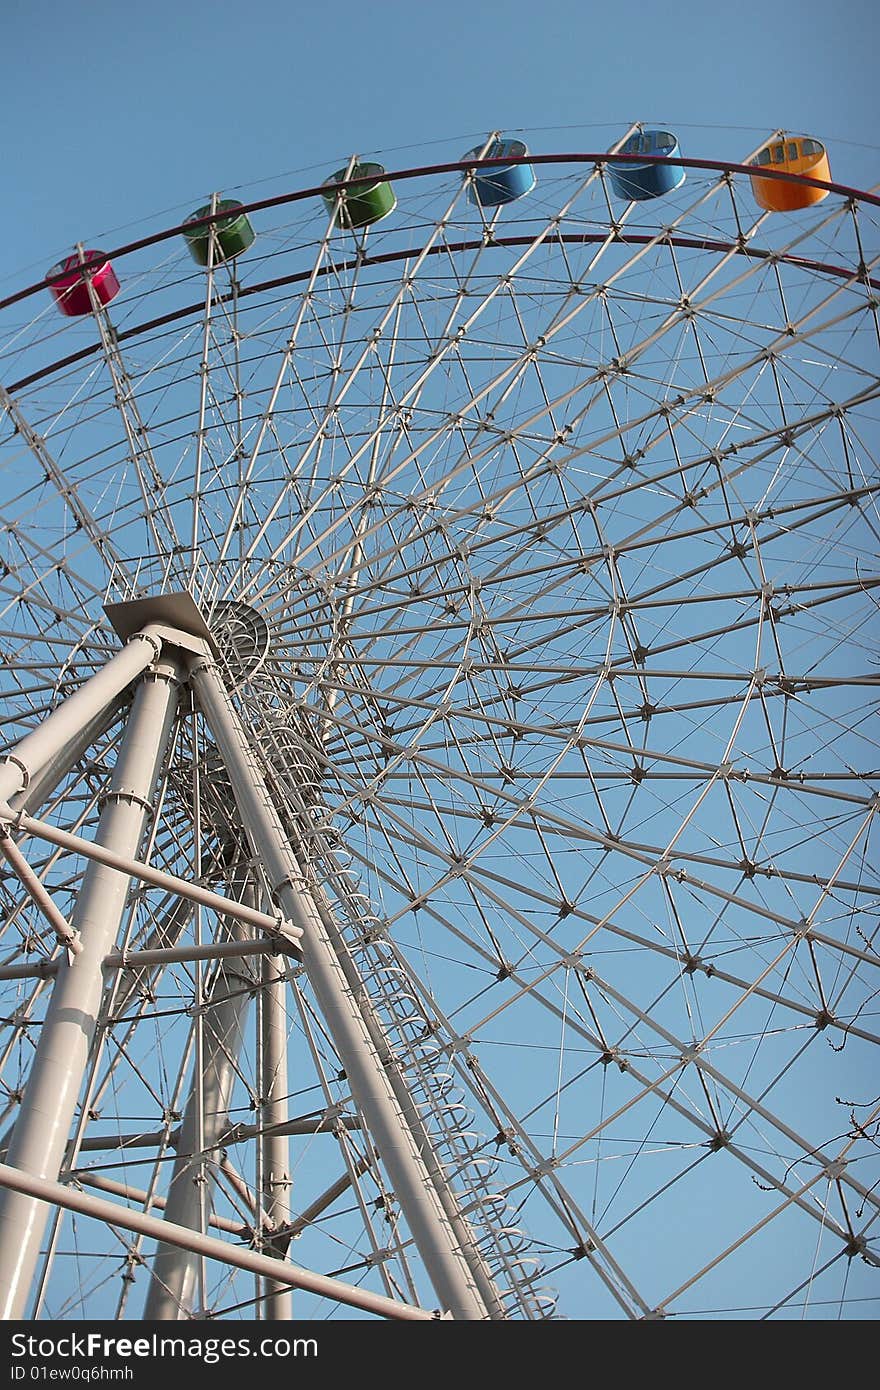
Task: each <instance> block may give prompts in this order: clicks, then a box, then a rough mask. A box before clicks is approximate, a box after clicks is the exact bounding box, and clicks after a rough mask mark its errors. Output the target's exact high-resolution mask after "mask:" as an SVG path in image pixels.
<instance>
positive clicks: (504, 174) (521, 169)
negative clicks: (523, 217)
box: [461, 140, 537, 208]
mask: <svg viewBox="0 0 880 1390" xmlns="http://www.w3.org/2000/svg"><path fill="white" fill-rule="evenodd" d="M527 154H528V149H527V148H526V146H525V145H524V144H523V142H522V140H493V141H492V142H491V144H490V145H489V146H488V147H487V148H486V149H484V148H483V146H482V145H477V146H476V147H475V148H474V149H472V150H468V152H467V154H463V155H462V157H461V158H462V162H464V161H465V160H467V159H522V158H523V157H524V156H525V155H527ZM536 182H537V180H536V178H535V171H534V169H533V168H532V166H531V164H495V165H493V166H492V168H491V169H481V170H479V172H478V173H476V174H475V175H474V179H473V182H472V183H471V184H470V185H469V186H468V199H469V200H470V202H472V203H477V204H478V205H479V206H480V207H484V208H495V207H499V206H500V205H501V204H502V203H512V202H514V201H515V200H516V199H517V198H521V197H522V196H523V194H524V193H530V192H531V190H532V189H533V188H534V186H535V183H536Z"/></svg>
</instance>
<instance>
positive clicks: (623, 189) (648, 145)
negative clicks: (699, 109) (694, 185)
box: [608, 130, 685, 200]
mask: <svg viewBox="0 0 880 1390" xmlns="http://www.w3.org/2000/svg"><path fill="white" fill-rule="evenodd" d="M618 153H619V154H647V155H652V156H654V158H655V159H656V157H657V156H658V155H659V156H660V157H661V160H662V162H658V163H654V164H639V163H638V162H637V161H636V160H633V161H632V162H628V163H626V164H619V163H618V164H615V162H614V160H613V159H610V160H609V161H608V174H609V177H610V179H611V187H612V188H613V189H614V192H615V193H616V195H617V197H618V198H626V199H627V200H629V199H637V200H642V199H645V198H660V197H662V195H663V194H664V193H671V192H672V190H673V188H678V187H679V185H680V184H683V183H684V177H685V174H684V169H683V168H682V166H681V165H680V164H676V163H675V156H676V155H677V154H680V153H681V151H680V150H679V148H678V140H677V139H676V137H675V136H674V135H673V134H672V133H671V131H668V130H638V131H636V133H635V135H631V136H630V137H629V139H628V140H627V141H625V142H624V144H623V145H621V147H620V150H619V151H618Z"/></svg>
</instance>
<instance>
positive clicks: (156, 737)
mask: <svg viewBox="0 0 880 1390" xmlns="http://www.w3.org/2000/svg"><path fill="white" fill-rule="evenodd" d="M133 646H134V649H135V653H137V655H138V657H139V658H140V656H141V655H146V656H147V659H149V656H150V651H149V646H148V644H147V643H143V644H141V643H134V644H133ZM125 651H126V652H127V653H128V654H129V659H131V656H132V651H131V645H130V646H129V647H127V648H125ZM120 655H123V654H122V653H120ZM144 664H145V663H144ZM112 665H113V663H112V662H111V666H112ZM105 669H109V668H105ZM176 677H177V668H176V666H174V665H173V664H172V663H170V662H162V663H161V664H159V665H158V666H157V667H156V668H155V670H154V671H153V672H151V673H150V674H148V675H147V676H145V677H144V679H143V680H142V681H141V683H140V684H139V686H138V687H137V691H136V693H135V697H134V703H133V705H132V708H131V713H130V715H129V718H128V723H127V725H126V730H125V735H124V738H123V742H122V747H121V749H120V752H119V758H118V760H117V763H116V767H115V769H114V772H113V776H112V778H111V779H110V786H109V789H108V792H107V795H106V798H105V801H104V806H103V810H102V812H101V818H100V822H99V825H98V839H99V840H100V841H101V842H102V843H103V844H105V845H107V846H108V847H110V848H112V849H113V850H116V851H117V852H119V853H121V854H124V855H128V856H133V855H135V854H136V853H137V850H138V848H139V846H140V843H141V840H142V838H143V834H144V829H145V826H146V823H147V818H148V815H149V802H150V797H151V795H152V793H153V789H154V786H155V783H156V779H157V776H158V774H159V770H160V768H161V765H162V760H163V757H164V753H165V749H166V746H167V743H168V737H169V733H170V730H171V724H172V720H173V718H174V714H175V709H176V704H177V679H176ZM130 679H131V675H127V676H126V681H128V680H130ZM80 693H81V692H80ZM76 699H77V696H73V697H72V699H71V701H70V702H68V703H69V704H72V703H73V701H74V700H76ZM48 722H49V721H47V723H48ZM38 732H39V731H38ZM66 737H67V735H66V734H65V737H64V738H63V739H62V741H61V745H59V746H63V743H64V742H66ZM24 743H27V740H25V741H24ZM24 743H23V744H21V745H19V748H22V747H23V746H24ZM44 747H45V745H43V747H41V749H40V752H41V753H42V752H43V749H44ZM130 883H131V880H130V878H129V877H128V876H127V875H126V874H122V873H119V872H118V871H117V870H114V869H110V868H107V867H106V866H104V865H102V864H97V863H95V862H94V861H92V862H90V863H89V865H88V868H87V869H86V871H85V874H84V876H83V880H82V884H81V886H80V890H79V894H78V896H77V900H76V905H75V909H74V912H73V914H72V924H73V926H74V927H75V929H76V930H78V931H79V932H80V935H81V937H82V944H83V949H82V952H81V953H80V954H79V955H77V956H74V957H73V958H72V959H71V960H67V959H65V958H63V957H62V959H61V961H60V964H59V968H58V975H57V979H56V983H55V986H54V989H53V992H52V998H51V1001H50V1003H49V1007H48V1010H47V1013H46V1018H45V1021H44V1023H43V1027H42V1029H41V1032H40V1040H39V1043H38V1045H37V1050H36V1056H35V1058H34V1062H33V1065H32V1067H31V1073H30V1078H29V1080H28V1084H27V1089H26V1091H25V1095H24V1099H23V1101H22V1105H21V1110H20V1112H19V1116H18V1119H17V1121H16V1124H15V1131H14V1134H13V1137H12V1142H11V1144H10V1147H9V1154H8V1159H7V1161H8V1163H9V1165H10V1166H11V1167H14V1168H18V1169H21V1170H22V1171H23V1172H26V1173H29V1174H32V1175H34V1176H36V1177H38V1178H49V1179H57V1177H58V1174H59V1171H60V1168H61V1163H62V1160H63V1157H64V1151H65V1148H66V1145H67V1141H68V1138H69V1136H70V1132H71V1127H72V1124H73V1120H74V1116H75V1114H76V1107H77V1101H78V1098H79V1093H80V1088H81V1085H82V1080H83V1075H84V1073H85V1068H86V1064H87V1061H88V1055H89V1050H90V1048H91V1044H92V1040H93V1038H94V1035H95V1029H96V1024H97V1018H98V1011H99V1009H100V1006H101V1000H102V996H103V993H104V975H103V970H102V963H103V960H104V957H105V956H106V954H107V952H108V951H109V950H111V949H112V947H113V946H114V944H115V942H116V938H117V934H118V931H119V927H120V924H121V922H122V920H123V916H124V912H125V904H126V900H127V897H128V892H129V887H130ZM48 1216H49V1208H48V1207H46V1206H45V1205H44V1204H43V1203H41V1202H38V1201H37V1200H36V1199H35V1198H33V1197H30V1196H26V1195H24V1194H23V1193H17V1192H12V1191H5V1192H4V1193H3V1194H2V1198H0V1319H2V1320H4V1321H9V1320H15V1319H21V1318H23V1317H24V1316H25V1308H26V1305H27V1301H28V1295H29V1292H30V1288H31V1283H32V1280H33V1276H34V1271H35V1269H36V1265H37V1260H38V1257H39V1251H40V1243H41V1240H42V1236H43V1231H44V1229H45V1226H46V1221H47V1219H48Z"/></svg>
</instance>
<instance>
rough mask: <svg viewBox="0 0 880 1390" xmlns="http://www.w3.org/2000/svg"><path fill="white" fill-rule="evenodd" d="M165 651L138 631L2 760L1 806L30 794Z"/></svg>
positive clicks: (146, 632) (149, 633) (148, 634)
mask: <svg viewBox="0 0 880 1390" xmlns="http://www.w3.org/2000/svg"><path fill="white" fill-rule="evenodd" d="M161 650H162V643H161V641H160V640H159V638H158V637H157V636H156V635H154V633H153V632H152V631H151V629H150V628H149V627H148V628H145V629H144V631H143V632H138V633H136V634H135V636H134V637H132V638H131V640H130V641H129V642H127V643H126V645H125V646H124V647H123V648H122V651H120V652H117V653H116V655H115V656H114V657H111V659H110V660H109V661H108V662H107V665H106V666H103V667H102V668H101V670H100V671H97V672H96V673H95V675H93V676H91V677H90V678H89V679H88V680H87V681H86V682H85V684H84V685H81V686H80V688H79V689H78V690H77V691H76V692H75V693H74V694H73V695H70V696H68V698H67V699H66V700H63V701H62V702H61V704H60V705H58V707H57V708H56V709H54V710H53V711H52V713H51V714H50V715H48V716H47V717H46V718H45V719H44V720H43V722H42V724H40V725H38V727H37V728H36V729H33V730H32V731H31V733H29V734H25V736H24V738H23V739H22V740H21V742H20V743H18V744H16V746H15V748H13V750H12V752H11V753H7V754H6V755H5V757H3V758H2V759H0V802H2V801H9V799H10V797H13V796H15V795H16V793H17V792H21V791H25V790H26V789H27V787H28V784H29V783H30V781H31V779H32V777H34V776H35V775H36V773H38V772H39V771H40V769H41V768H43V767H45V766H46V765H47V764H48V763H49V762H50V761H51V760H52V759H54V758H56V757H58V756H59V755H61V754H63V753H64V751H65V749H66V748H67V746H68V745H69V744H70V743H71V741H72V740H74V739H76V738H77V737H78V736H79V735H80V734H81V733H82V731H83V729H84V728H86V727H87V726H88V725H89V723H90V722H91V721H93V720H94V719H95V718H96V717H97V716H98V715H100V714H101V712H102V711H103V710H104V709H106V707H107V705H109V704H110V702H111V701H112V700H114V699H115V698H116V696H117V695H119V694H120V693H121V691H123V690H124V689H125V687H126V686H127V685H130V684H131V682H132V681H133V680H135V679H136V678H137V677H138V676H139V675H140V674H141V672H142V671H145V670H146V668H147V667H148V666H149V664H150V662H151V661H157V660H158V658H159V653H160V651H161Z"/></svg>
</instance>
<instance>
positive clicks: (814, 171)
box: [750, 135, 831, 212]
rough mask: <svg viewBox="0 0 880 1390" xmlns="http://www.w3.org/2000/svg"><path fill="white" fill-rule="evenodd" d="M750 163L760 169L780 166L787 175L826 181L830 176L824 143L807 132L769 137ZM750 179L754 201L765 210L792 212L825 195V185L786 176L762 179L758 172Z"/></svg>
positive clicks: (817, 201) (818, 200) (819, 200)
mask: <svg viewBox="0 0 880 1390" xmlns="http://www.w3.org/2000/svg"><path fill="white" fill-rule="evenodd" d="M750 162H751V163H752V164H753V165H758V166H759V167H761V168H767V169H779V170H780V171H784V172H785V173H787V174H805V175H806V176H807V177H808V178H811V179H823V180H825V181H826V182H829V181H830V179H831V170H830V168H829V166H828V154H827V152H826V149H825V146H824V145H823V144H822V143H821V141H819V140H814V139H812V137H811V136H807V135H797V136H786V137H785V138H784V139H775V140H771V141H769V142H768V144H766V145H765V146H764V148H763V149H762V150H759V151H758V153H757V154H756V155H755V157H754V159H752V160H751V161H750ZM751 180H752V192H753V193H754V195H755V201H756V203H757V204H758V206H759V207H762V208H766V210H767V211H768V212H795V211H796V210H797V209H798V208H807V207H809V206H810V205H811V204H812V203H820V202H821V201H822V199H823V198H825V197H827V196H828V190H827V188H812V187H811V186H810V185H809V184H805V183H789V182H788V181H787V180H786V179H767V178H763V179H762V178H761V176H760V175H759V174H752V175H751Z"/></svg>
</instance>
